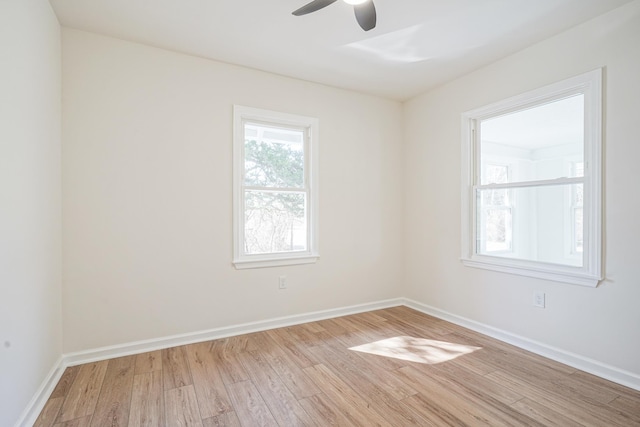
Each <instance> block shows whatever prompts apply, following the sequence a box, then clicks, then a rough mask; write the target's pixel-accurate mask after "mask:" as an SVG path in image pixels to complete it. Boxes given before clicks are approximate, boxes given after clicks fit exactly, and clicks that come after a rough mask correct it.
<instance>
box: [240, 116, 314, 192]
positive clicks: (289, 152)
mask: <svg viewBox="0 0 640 427" xmlns="http://www.w3.org/2000/svg"><path fill="white" fill-rule="evenodd" d="M244 136H245V145H244V153H245V154H244V170H245V181H244V183H245V185H248V186H256V187H276V188H302V187H303V186H304V132H303V131H302V130H299V129H287V128H276V127H270V126H263V125H258V124H252V123H247V124H245V126H244Z"/></svg>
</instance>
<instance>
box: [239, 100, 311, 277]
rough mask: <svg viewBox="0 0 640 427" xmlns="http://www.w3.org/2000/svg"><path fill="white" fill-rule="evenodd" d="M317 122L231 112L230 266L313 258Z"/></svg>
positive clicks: (270, 113) (246, 111)
mask: <svg viewBox="0 0 640 427" xmlns="http://www.w3.org/2000/svg"><path fill="white" fill-rule="evenodd" d="M317 145H318V120H317V119H314V118H310V117H303V116H297V115H292V114H284V113H277V112H273V111H267V110H260V109H256V108H249V107H242V106H237V105H236V106H235V107H234V136H233V148H234V149H233V156H234V178H233V198H234V203H233V205H234V261H233V262H234V265H235V266H236V268H257V267H271V266H278V265H291V264H304V263H311V262H315V261H316V260H317V258H318V236H317V234H318V233H317V227H318V214H317V212H318V196H317V194H318V188H317V187H318V185H317V169H318V168H317V158H318V156H317Z"/></svg>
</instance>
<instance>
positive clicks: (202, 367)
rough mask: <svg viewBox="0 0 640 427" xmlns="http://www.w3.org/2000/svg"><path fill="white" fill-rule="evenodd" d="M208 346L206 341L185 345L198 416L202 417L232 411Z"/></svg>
mask: <svg viewBox="0 0 640 427" xmlns="http://www.w3.org/2000/svg"><path fill="white" fill-rule="evenodd" d="M209 347H210V345H209V343H206V342H205V343H198V344H191V345H188V346H186V355H187V360H188V362H189V368H190V369H191V377H192V379H193V385H194V387H195V391H196V397H197V398H198V407H199V408H200V416H201V417H202V418H203V419H204V418H211V417H215V416H217V415H220V414H224V413H225V412H230V411H232V407H231V402H230V399H229V395H228V394H227V389H226V388H225V387H224V382H223V380H222V376H221V375H220V372H219V371H218V367H217V366H216V363H215V359H214V355H213V354H212V353H211V351H209Z"/></svg>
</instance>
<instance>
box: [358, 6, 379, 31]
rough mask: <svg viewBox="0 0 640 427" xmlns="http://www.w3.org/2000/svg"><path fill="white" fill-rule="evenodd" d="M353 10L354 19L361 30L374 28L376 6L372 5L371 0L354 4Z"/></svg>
mask: <svg viewBox="0 0 640 427" xmlns="http://www.w3.org/2000/svg"><path fill="white" fill-rule="evenodd" d="M353 10H354V11H355V12H356V19H357V20H358V24H360V26H361V27H362V29H363V30H365V31H369V30H371V29H372V28H375V26H376V7H375V6H374V5H373V0H369V1H367V2H365V3H362V4H356V5H354V6H353Z"/></svg>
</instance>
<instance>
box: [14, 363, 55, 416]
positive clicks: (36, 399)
mask: <svg viewBox="0 0 640 427" xmlns="http://www.w3.org/2000/svg"><path fill="white" fill-rule="evenodd" d="M64 369H65V366H64V362H63V357H62V356H61V357H60V358H59V359H58V361H57V362H56V363H55V364H54V365H53V368H51V371H49V373H48V374H47V376H46V377H45V379H44V381H43V382H42V384H41V385H40V388H39V389H38V391H37V392H36V394H35V395H34V396H33V398H32V399H31V402H29V404H28V405H27V407H26V408H25V410H24V411H23V412H22V415H21V416H20V418H18V422H17V423H16V427H31V426H33V424H34V423H35V422H36V419H37V418H38V415H40V412H42V409H43V408H44V405H45V404H46V403H47V400H49V396H51V393H53V390H54V389H55V388H56V385H57V384H58V381H60V378H61V377H62V374H63V373H64Z"/></svg>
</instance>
